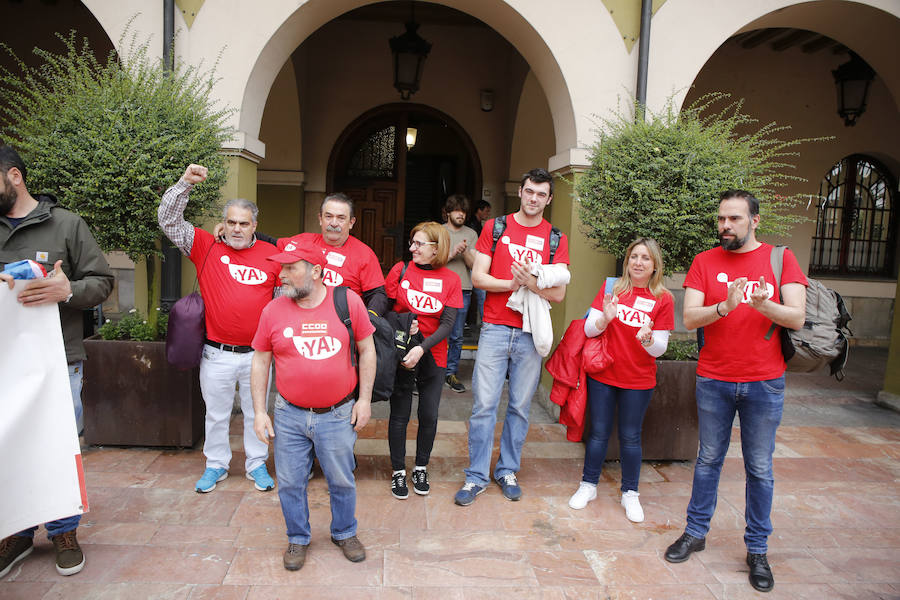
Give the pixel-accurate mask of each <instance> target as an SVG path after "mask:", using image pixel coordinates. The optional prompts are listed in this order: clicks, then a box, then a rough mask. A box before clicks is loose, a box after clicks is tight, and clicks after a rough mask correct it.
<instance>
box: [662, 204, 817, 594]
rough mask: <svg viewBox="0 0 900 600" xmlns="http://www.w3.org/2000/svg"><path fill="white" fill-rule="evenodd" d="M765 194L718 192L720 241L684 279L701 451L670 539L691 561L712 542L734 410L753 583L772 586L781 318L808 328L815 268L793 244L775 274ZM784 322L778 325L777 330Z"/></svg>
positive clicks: (675, 558) (678, 555)
mask: <svg viewBox="0 0 900 600" xmlns="http://www.w3.org/2000/svg"><path fill="white" fill-rule="evenodd" d="M758 226H759V201H758V200H757V199H756V198H754V197H753V195H752V194H750V193H749V192H746V191H744V190H728V191H726V192H723V193H722V195H721V197H720V199H719V214H718V231H719V242H720V247H716V248H713V249H712V250H707V251H706V252H701V253H700V254H698V255H697V256H696V257H694V262H693V263H692V264H691V268H690V269H689V270H688V274H687V276H686V277H685V281H684V288H685V290H684V326H685V327H686V328H688V329H696V328H697V327H703V332H704V345H703V348H702V349H701V350H700V360H699V362H698V363H697V415H698V420H699V434H700V450H699V452H698V454H697V463H696V465H695V466H694V483H693V488H692V491H691V500H690V503H689V504H688V508H687V526H686V527H685V530H684V534H682V536H681V537H680V538H678V540H677V541H675V543H673V544H672V545H671V546H669V547H668V549H667V550H666V553H665V558H666V560H667V561H669V562H672V563H680V562H684V561H686V560H687V559H688V558H689V557H690V555H691V553H692V552H699V551H701V550H703V549H704V548H705V547H706V534H707V532H708V531H709V523H710V520H711V519H712V516H713V513H714V512H715V509H716V497H717V494H718V486H719V475H720V474H721V472H722V463H723V462H724V460H725V454H726V453H727V452H728V445H729V443H730V441H731V428H732V424H733V422H734V416H735V413H737V415H738V416H739V418H740V429H741V450H742V453H743V457H744V470H745V471H746V476H747V484H746V486H747V490H746V509H745V520H746V523H747V526H746V529H745V533H744V543H745V544H746V546H747V566H748V567H749V568H750V572H749V578H750V584H751V585H752V586H753V587H754V588H755V589H756V590H758V591H761V592H768V591H770V590H771V589H772V588H773V587H774V585H775V579H774V577H773V576H772V570H771V568H770V567H769V563H768V558H767V555H766V554H767V551H768V546H767V542H768V538H769V535H771V533H772V521H771V519H770V514H771V511H772V497H773V490H774V479H773V475H772V454H773V452H774V451H775V431H776V430H777V429H778V424H779V423H780V422H781V413H782V409H783V406H784V371H785V363H784V357H783V356H782V353H781V344H780V341H779V338H780V336H779V335H778V333H779V332H778V331H775V335H772V336H767V335H766V333H767V332H768V331H769V330H770V328H771V327H772V324H773V323H774V324H775V325H776V326H778V327H788V328H790V329H799V328H800V327H802V326H803V321H804V318H805V307H806V285H807V282H806V277H805V276H804V275H803V271H801V270H800V266H799V265H798V264H797V259H796V258H795V257H794V255H793V254H792V253H791V252H790V251H789V250H786V251H785V253H784V270H783V273H782V275H781V281H774V278H775V277H774V273H773V272H772V266H771V254H772V248H773V247H772V246H770V245H769V244H764V243H762V242H760V241H758V240H757V239H756V228H757V227H758ZM778 327H776V329H778Z"/></svg>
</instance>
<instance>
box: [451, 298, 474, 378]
mask: <svg viewBox="0 0 900 600" xmlns="http://www.w3.org/2000/svg"><path fill="white" fill-rule="evenodd" d="M462 295H463V307H462V308H461V309H459V310H458V311H456V322H455V323H454V324H453V329H451V330H450V336H449V338H448V339H447V375H456V373H457V372H458V370H459V355H460V354H462V342H463V330H464V329H465V327H466V315H468V314H469V301H470V300H471V299H472V290H463V291H462Z"/></svg>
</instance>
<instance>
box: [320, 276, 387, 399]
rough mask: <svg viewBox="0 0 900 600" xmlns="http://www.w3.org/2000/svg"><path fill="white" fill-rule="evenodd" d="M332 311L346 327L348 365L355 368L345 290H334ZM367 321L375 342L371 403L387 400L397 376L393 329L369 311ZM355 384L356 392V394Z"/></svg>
mask: <svg viewBox="0 0 900 600" xmlns="http://www.w3.org/2000/svg"><path fill="white" fill-rule="evenodd" d="M334 310H335V312H336V313H337V316H338V318H339V319H340V320H341V321H342V322H343V323H344V325H345V326H346V327H347V333H349V334H350V364H352V365H353V368H357V363H358V359H357V356H356V341H355V339H354V336H353V323H352V322H351V320H350V307H349V306H348V305H347V288H346V287H344V286H337V287H335V288H334ZM369 321H371V323H372V325H374V326H375V333H373V334H372V340H373V341H374V342H375V382H374V383H373V384H372V402H378V401H380V400H388V399H390V397H391V393H392V392H393V391H394V377H395V376H396V375H397V351H396V349H395V347H394V328H393V327H391V325H390V324H389V323H388V322H387V320H386V319H384V318H383V317H380V316H378V315H377V314H375V313H373V312H372V311H369ZM358 391H359V390H358V384H357V392H358Z"/></svg>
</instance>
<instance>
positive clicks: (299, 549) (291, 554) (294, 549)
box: [284, 544, 309, 571]
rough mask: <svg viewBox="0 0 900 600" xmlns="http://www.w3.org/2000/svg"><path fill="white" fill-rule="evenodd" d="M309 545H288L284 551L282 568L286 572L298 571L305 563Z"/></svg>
mask: <svg viewBox="0 0 900 600" xmlns="http://www.w3.org/2000/svg"><path fill="white" fill-rule="evenodd" d="M308 549H309V544H307V545H305V546H304V545H302V544H288V547H287V550H285V551H284V568H285V569H287V570H288V571H299V570H300V569H301V568H303V563H305V562H306V551H307V550H308Z"/></svg>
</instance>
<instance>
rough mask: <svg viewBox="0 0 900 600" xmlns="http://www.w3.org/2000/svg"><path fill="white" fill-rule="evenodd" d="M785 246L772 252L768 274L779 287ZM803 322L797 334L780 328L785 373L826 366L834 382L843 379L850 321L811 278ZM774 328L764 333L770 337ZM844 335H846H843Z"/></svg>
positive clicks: (836, 299) (838, 301)
mask: <svg viewBox="0 0 900 600" xmlns="http://www.w3.org/2000/svg"><path fill="white" fill-rule="evenodd" d="M785 248H786V246H775V247H774V248H772V256H771V262H772V271H773V272H774V273H775V281H777V282H778V283H779V285H780V284H781V272H782V270H783V267H784V249H785ZM806 280H807V282H808V283H809V285H808V286H807V288H806V320H805V321H804V323H803V327H802V328H800V329H798V330H796V331H795V330H793V329H787V328H785V327H782V328H781V351H782V353H783V354H784V361H785V362H786V363H787V369H788V371H797V372H801V373H809V372H811V371H815V370H817V369H820V368H822V367H824V366H826V365H828V366H829V367H830V369H831V374H832V375H834V376H835V378H836V379H837V380H838V381H842V380H843V379H844V366H845V365H846V364H847V355H848V353H849V350H850V345H849V344H848V343H847V336H848V335H853V334H852V332H851V331H850V329H849V328H848V327H847V323H848V322H849V321H850V319H851V318H852V317H851V316H850V313H849V312H848V311H847V308H846V307H845V306H844V299H843V298H841V295H840V294H838V293H837V292H835V291H834V290H832V289H829V288H827V287H825V286H824V285H822V283H821V282H820V281H816V280H815V279H813V278H811V277H807V278H806ZM774 331H775V324H774V323H773V324H772V327H770V328H769V332H768V333H766V339H767V340H768V339H770V338H771V337H772V333H773V332H774ZM845 332H846V333H845Z"/></svg>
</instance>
